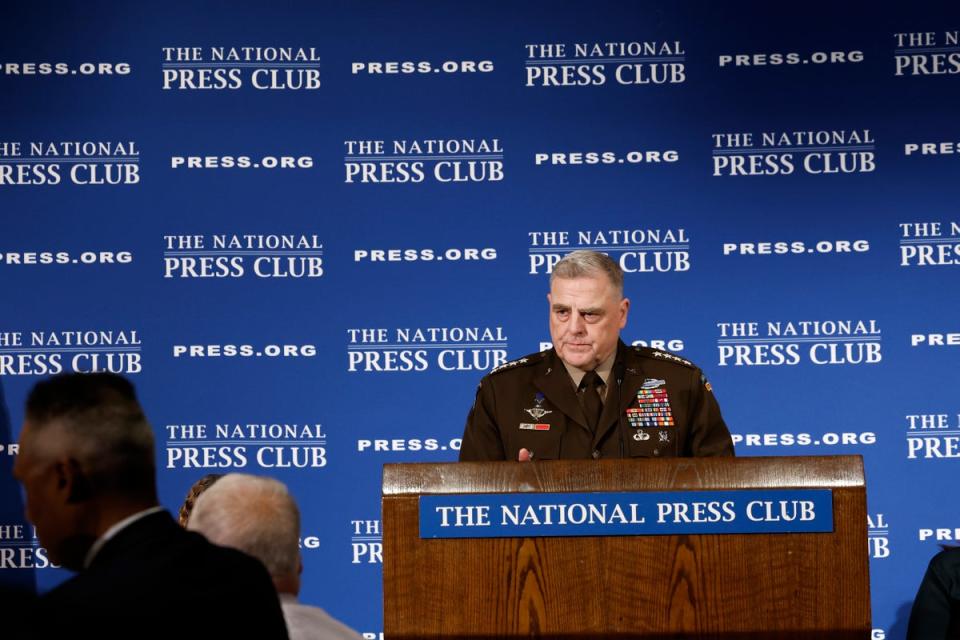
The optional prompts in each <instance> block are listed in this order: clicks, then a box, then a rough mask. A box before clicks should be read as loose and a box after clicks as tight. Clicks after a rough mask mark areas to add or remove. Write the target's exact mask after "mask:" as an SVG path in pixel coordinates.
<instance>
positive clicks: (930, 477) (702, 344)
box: [0, 0, 960, 638]
mask: <svg viewBox="0 0 960 640" xmlns="http://www.w3.org/2000/svg"><path fill="white" fill-rule="evenodd" d="M0 96H2V99H0V120H2V121H0V215H2V232H0V305H2V313H0V384H2V386H3V394H4V397H5V398H6V404H7V407H6V409H7V411H8V414H9V425H8V426H7V429H6V430H7V432H6V433H4V434H3V442H0V456H2V457H3V458H4V462H3V467H2V469H3V471H4V473H5V474H8V473H9V466H10V461H11V460H12V457H13V456H15V455H16V447H15V446H13V445H14V443H15V442H16V438H17V435H18V433H19V425H20V423H21V421H22V417H23V401H24V398H25V396H26V394H27V392H28V390H29V388H30V386H31V385H32V384H34V383H35V382H36V381H37V380H39V379H41V378H42V377H44V376H48V375H51V374H56V373H59V372H65V371H67V372H69V371H81V372H86V371H95V370H106V371H113V372H117V373H121V374H124V375H126V376H129V377H130V378H131V379H132V380H133V381H134V382H135V383H136V385H137V387H138V389H139V392H140V394H141V397H142V400H143V402H144V405H145V407H146V410H147V414H148V416H149V417H150V418H151V420H152V422H153V425H154V428H155V431H156V438H157V463H158V468H159V485H160V491H161V498H162V501H163V504H164V505H165V506H167V507H168V508H170V509H171V510H176V509H177V508H178V507H179V505H180V503H181V501H182V499H183V497H184V494H185V493H186V491H187V488H188V487H189V486H190V485H191V484H192V483H193V482H194V481H195V480H197V479H198V478H199V477H201V476H202V475H204V474H207V473H228V472H231V471H240V472H246V473H254V474H265V475H269V476H273V477H276V478H278V479H280V480H282V481H283V482H285V483H287V484H288V485H289V486H290V488H291V490H292V492H293V493H294V494H295V496H296V497H297V499H298V501H299V503H300V505H301V508H302V511H303V532H302V551H303V558H304V589H303V593H302V600H303V601H305V602H308V603H313V604H318V605H320V606H322V607H324V608H326V609H327V610H328V611H329V612H331V613H332V614H333V615H334V616H335V617H337V618H340V619H342V620H343V621H344V622H346V623H347V624H349V625H350V626H352V627H354V628H356V629H357V630H359V631H360V632H361V633H363V634H364V635H365V636H366V637H370V638H376V637H378V636H379V635H380V634H381V632H382V592H381V560H382V557H381V548H382V547H381V542H382V540H381V536H382V530H381V524H380V474H381V467H382V465H383V464H384V463H389V462H443V461H453V460H455V459H456V457H457V450H458V447H459V444H460V437H461V435H462V432H463V425H464V421H465V418H466V415H467V412H468V410H469V408H470V406H471V404H472V402H473V399H474V393H475V390H476V387H477V383H478V381H479V380H480V378H481V377H482V376H483V375H484V374H485V373H487V372H488V371H490V370H491V369H492V368H493V367H496V366H497V365H499V364H502V363H504V362H506V361H508V360H511V359H514V358H518V357H520V356H523V355H524V354H527V353H531V352H535V351H538V350H541V349H544V348H548V347H549V339H550V337H549V332H548V328H547V320H548V318H547V311H548V309H547V302H546V297H545V296H546V293H547V288H548V278H549V273H550V270H551V268H552V266H553V265H554V264H555V263H556V262H557V261H558V260H559V259H560V258H561V257H562V256H563V255H564V254H565V253H567V252H569V251H572V250H575V249H581V248H591V249H597V250H600V251H604V252H606V253H608V254H609V255H611V256H612V257H614V258H615V259H616V260H617V261H618V262H619V263H620V265H621V266H622V267H623V269H624V271H625V272H626V294H627V296H628V297H629V298H630V299H631V300H632V307H631V313H630V318H629V322H628V325H627V328H626V329H625V330H624V333H623V337H624V339H625V341H626V342H628V343H630V344H636V345H649V346H653V347H658V348H662V349H665V350H668V351H671V352H673V353H676V354H678V355H680V356H682V357H684V358H687V359H690V360H692V361H694V362H696V363H697V364H699V365H700V366H701V367H703V369H704V370H705V372H706V374H707V376H708V377H709V379H710V381H711V383H712V385H713V387H714V389H715V392H716V396H717V398H718V400H719V402H720V405H721V407H722V410H723V414H724V416H725V418H726V421H727V423H728V424H729V425H730V429H731V432H732V433H733V434H734V438H735V443H736V449H737V454H738V455H741V456H776V455H833V454H861V455H863V457H864V460H865V464H866V472H867V480H868V486H869V514H870V515H869V520H868V522H867V523H865V524H866V526H867V527H868V529H867V530H868V532H869V533H868V535H869V541H870V544H869V548H870V554H871V578H872V597H873V611H874V626H875V631H874V636H875V637H876V638H900V637H902V636H903V633H904V630H905V625H906V617H907V615H908V613H909V606H910V604H911V601H912V599H913V595H914V593H915V591H916V587H917V585H918V584H919V582H920V578H921V576H922V574H923V571H924V570H925V567H926V563H927V561H928V560H929V558H930V557H931V556H933V555H934V554H935V553H936V552H937V551H938V550H939V545H941V544H951V543H953V542H955V541H957V539H958V538H960V513H958V507H957V503H956V500H955V499H954V495H955V493H956V492H955V489H954V487H955V486H956V485H957V477H958V476H957V472H958V470H960V463H958V458H960V393H958V383H960V373H958V371H960V368H958V364H960V320H958V318H960V208H958V205H957V202H958V196H960V180H958V168H960V121H958V118H957V114H958V104H960V5H957V4H956V3H947V2H943V3H925V2H916V3H909V4H905V5H903V7H902V8H899V9H893V8H889V7H881V6H880V5H877V4H875V3H835V2H806V3H802V4H793V5H790V7H789V8H786V6H784V7H781V6H780V5H777V4H776V3H774V4H771V3H768V2H760V1H757V2H746V1H743V2H728V3H715V2H686V3H678V2H668V1H666V0H662V1H644V2H639V1H637V2H602V1H597V0H593V1H591V2H585V1H584V2H562V3H561V2H544V1H532V0H531V1H528V2H519V3H518V2H505V1H504V2H482V3H464V2H441V1H439V0H438V1H434V2H424V1H404V2H370V1H355V2H333V1H331V2H296V1H293V2H285V3H280V4H273V5H271V6H269V7H268V6H266V3H253V2H239V1H238V2H213V1H210V2H163V3H160V2H156V3H146V2H144V3H117V2H59V3H49V4H48V3H41V2H33V3H23V4H18V5H11V6H8V7H5V9H4V10H3V19H2V21H0ZM0 416H2V411H0ZM0 421H2V420H0ZM8 493H9V492H8ZM5 495H6V494H5ZM14 502H16V500H15V499H11V500H5V502H4V511H3V517H4V518H5V521H4V522H0V534H2V535H0V563H2V572H0V576H2V577H3V578H4V579H5V580H8V581H18V580H21V581H22V580H27V581H32V580H35V581H36V584H37V586H38V589H39V590H41V591H43V590H46V589H49V588H50V587H51V586H53V585H55V584H57V583H59V582H60V581H61V580H63V579H64V577H65V573H64V572H63V571H62V570H59V569H57V568H55V567H51V566H50V563H49V561H48V560H47V558H46V555H45V551H44V550H43V549H42V548H39V547H38V546H37V543H36V541H35V540H34V539H33V536H32V529H31V528H30V526H29V525H27V524H26V523H24V522H23V519H22V516H21V515H20V510H19V509H20V508H19V506H18V505H15V504H13V503H14ZM837 605H838V606H843V605H842V603H837Z"/></svg>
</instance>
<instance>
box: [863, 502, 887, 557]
mask: <svg viewBox="0 0 960 640" xmlns="http://www.w3.org/2000/svg"><path fill="white" fill-rule="evenodd" d="M867 543H868V545H869V547H870V557H871V558H873V559H875V560H882V559H885V558H889V557H890V527H889V526H888V525H887V520H886V517H885V516H884V514H882V513H877V514H874V515H872V516H871V515H868V516H867Z"/></svg>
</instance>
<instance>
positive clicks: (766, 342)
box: [717, 320, 883, 367]
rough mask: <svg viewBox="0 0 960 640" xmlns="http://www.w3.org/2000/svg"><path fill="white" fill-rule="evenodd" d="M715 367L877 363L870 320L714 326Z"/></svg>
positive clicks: (877, 336) (876, 332) (876, 337)
mask: <svg viewBox="0 0 960 640" xmlns="http://www.w3.org/2000/svg"><path fill="white" fill-rule="evenodd" d="M717 328H718V329H719V331H720V336H719V338H718V339H717V350H718V353H719V362H718V364H719V365H720V366H721V367H726V366H735V367H740V366H748V367H750V366H775V367H776V366H784V365H786V366H794V365H797V364H800V363H801V362H809V363H811V364H814V365H864V364H877V363H879V362H880V361H881V360H882V359H883V355H882V352H881V340H882V336H881V332H880V328H879V326H878V324H877V321H876V320H800V321H769V322H766V323H763V325H762V328H763V335H761V331H760V329H761V323H759V322H718V323H717Z"/></svg>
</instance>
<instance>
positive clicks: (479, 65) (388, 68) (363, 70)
mask: <svg viewBox="0 0 960 640" xmlns="http://www.w3.org/2000/svg"><path fill="white" fill-rule="evenodd" d="M492 71H493V61H492V60H445V61H443V62H431V61H430V60H403V61H390V62H374V61H364V62H352V63H350V73H351V74H352V75H368V76H378V77H381V76H384V75H422V74H427V73H429V74H436V73H442V74H446V75H449V74H453V73H491V72H492Z"/></svg>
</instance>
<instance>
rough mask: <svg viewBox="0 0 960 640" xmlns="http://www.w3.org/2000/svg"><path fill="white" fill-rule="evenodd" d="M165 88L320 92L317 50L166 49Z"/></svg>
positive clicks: (282, 48)
mask: <svg viewBox="0 0 960 640" xmlns="http://www.w3.org/2000/svg"><path fill="white" fill-rule="evenodd" d="M161 52H162V63H161V68H162V71H161V74H162V84H161V86H162V88H163V89H164V90H174V91H197V90H200V91H224V90H226V91H236V90H239V89H242V88H244V87H246V86H250V87H253V88H254V89H256V90H261V91H316V90H317V89H319V88H320V57H319V55H318V53H317V49H316V48H315V47H249V46H242V47H208V48H206V49H205V48H204V47H162V49H161Z"/></svg>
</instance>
